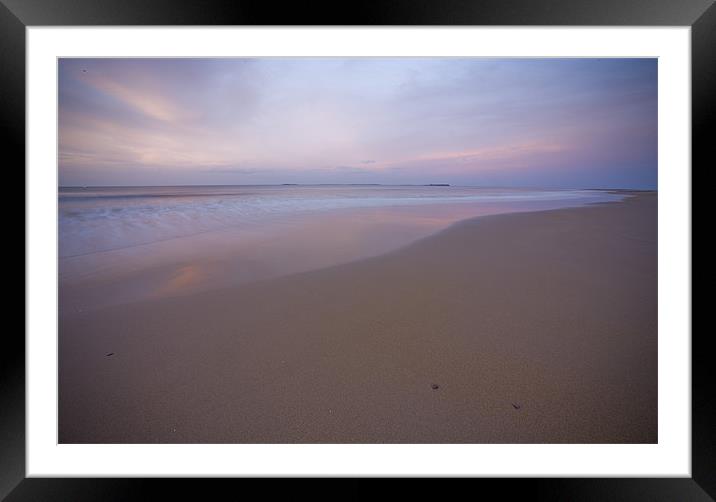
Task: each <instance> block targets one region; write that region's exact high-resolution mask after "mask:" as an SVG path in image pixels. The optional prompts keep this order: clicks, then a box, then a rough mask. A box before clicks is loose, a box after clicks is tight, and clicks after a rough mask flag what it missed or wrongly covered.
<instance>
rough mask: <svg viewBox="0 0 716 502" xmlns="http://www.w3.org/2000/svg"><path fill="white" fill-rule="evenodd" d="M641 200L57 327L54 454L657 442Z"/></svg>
mask: <svg viewBox="0 0 716 502" xmlns="http://www.w3.org/2000/svg"><path fill="white" fill-rule="evenodd" d="M656 231H657V196H656V194H655V193H648V192H645V193H639V194H636V195H635V196H634V197H631V198H628V199H626V200H624V201H622V202H616V203H607V204H597V205H593V206H589V207H580V208H570V209H559V210H553V211H543V212H533V213H519V214H507V215H497V216H486V217H481V218H476V219H472V220H468V221H464V222H461V223H458V224H456V225H453V226H452V227H450V228H448V229H447V230H445V231H442V232H440V233H438V234H436V235H433V236H431V237H428V238H425V239H422V240H420V241H418V242H416V243H414V244H412V245H410V246H408V247H405V248H402V249H399V250H397V251H394V252H391V253H388V254H384V255H381V256H378V257H375V258H370V259H366V260H361V261H357V262H353V263H350V264H346V265H339V266H335V267H331V268H325V269H322V270H317V271H312V272H306V273H301V274H294V275H290V276H285V277H280V278H274V279H270V280H264V281H259V282H254V283H248V284H242V285H239V286H236V287H232V288H226V289H218V290H213V291H206V292H200V293H196V294H191V295H186V296H179V297H172V298H161V299H156V300H151V301H144V302H140V303H131V304H124V305H117V306H112V307H107V308H102V309H98V310H96V311H93V312H86V313H75V314H72V315H67V316H62V317H61V318H60V324H59V329H60V332H59V345H60V353H59V364H60V371H59V394H60V395H59V397H60V402H59V441H60V442H61V443H153V442H171V443H192V442H205V443H225V442H227V443H294V442H314V443H329V442H331V443H333V442H338V443H402V442H405V443H450V442H458V443H534V442H537V443H652V442H656V441H657V241H656V235H657V234H656Z"/></svg>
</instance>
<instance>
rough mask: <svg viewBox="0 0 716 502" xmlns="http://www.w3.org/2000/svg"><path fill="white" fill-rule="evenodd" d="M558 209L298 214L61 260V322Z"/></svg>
mask: <svg viewBox="0 0 716 502" xmlns="http://www.w3.org/2000/svg"><path fill="white" fill-rule="evenodd" d="M564 205H565V203H564V202H559V201H529V202H513V203H510V204H509V205H508V204H505V203H494V204H490V203H485V202H481V203H469V204H466V203H460V204H432V205H422V206H418V205H416V206H397V207H395V206H394V207H373V208H360V209H355V208H353V209H340V210H335V211H331V212H314V213H299V214H294V215H282V216H281V217H276V218H266V219H265V220H264V221H263V222H262V224H261V225H250V226H249V225H243V226H237V227H235V228H228V229H223V230H220V231H215V232H205V233H201V234H197V235H192V236H188V237H182V238H176V239H167V240H163V241H160V242H154V243H151V244H146V245H140V246H134V247H132V248H129V249H119V250H113V251H107V252H101V253H94V254H90V255H87V256H79V257H70V258H64V259H61V261H60V285H61V290H62V297H61V299H60V307H61V314H63V313H64V314H68V313H70V314H71V313H72V312H77V311H79V310H82V311H85V312H86V311H88V310H91V309H93V308H97V307H102V306H106V305H112V304H117V303H126V302H132V301H141V300H143V299H147V298H157V297H162V296H171V295H181V294H187V293H193V292H196V291H199V290H203V289H210V288H215V287H222V286H228V285H234V284H241V283H246V282H252V281H257V280H263V279H269V278H274V277H278V276H282V275H287V274H293V273H299V272H305V271H309V270H314V269H319V268H324V267H329V266H333V265H338V264H342V263H347V262H351V261H355V260H360V259H363V258H367V257H371V256H376V255H380V254H383V253H387V252H390V251H393V250H396V249H398V248H401V247H403V246H405V245H408V244H410V243H411V242H414V241H416V240H418V239H421V238H423V237H427V236H428V235H431V234H433V233H435V232H438V231H440V230H442V229H444V228H447V227H448V226H450V225H451V224H453V223H455V222H457V221H460V220H464V219H468V218H472V217H476V216H481V215H489V214H497V213H505V212H516V211H532V210H539V209H552V208H557V207H563V206H564ZM570 205H576V204H575V203H574V202H571V203H570Z"/></svg>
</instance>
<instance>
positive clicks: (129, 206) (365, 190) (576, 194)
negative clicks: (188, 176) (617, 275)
mask: <svg viewBox="0 0 716 502" xmlns="http://www.w3.org/2000/svg"><path fill="white" fill-rule="evenodd" d="M615 198H619V196H618V195H614V194H608V193H605V192H597V191H589V190H515V189H486V188H465V187H443V186H426V187H416V186H402V187H397V186H233V187H227V186H214V187H205V186H200V187H127V188H125V187H102V188H62V189H60V192H59V255H60V258H69V257H77V256H82V255H87V254H92V253H98V252H105V251H111V250H118V249H126V248H130V247H134V246H138V245H146V244H151V243H155V242H161V241H166V240H169V239H176V238H182V237H189V236H192V235H196V234H203V233H207V232H216V231H221V230H226V229H246V231H250V230H251V229H252V228H256V227H261V226H264V225H270V224H271V222H275V221H280V220H282V219H285V218H286V217H293V216H296V215H301V214H304V215H305V214H309V213H312V212H326V211H335V210H341V209H350V208H376V207H396V206H419V205H429V204H430V205H434V204H443V205H444V204H465V203H472V204H473V205H476V206H479V205H490V206H498V207H497V210H495V211H491V212H511V211H514V210H515V208H517V210H520V208H522V207H525V208H530V207H532V206H534V207H536V208H543V207H544V208H557V207H565V206H575V205H581V204H584V203H589V202H598V201H606V200H613V199H615ZM500 208H502V210H500ZM476 214H479V211H478V212H476Z"/></svg>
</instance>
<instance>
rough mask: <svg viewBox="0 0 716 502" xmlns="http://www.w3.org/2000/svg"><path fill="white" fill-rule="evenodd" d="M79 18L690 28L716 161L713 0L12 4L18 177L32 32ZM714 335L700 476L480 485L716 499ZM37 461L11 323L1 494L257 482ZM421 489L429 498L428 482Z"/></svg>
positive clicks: (54, 495)
mask: <svg viewBox="0 0 716 502" xmlns="http://www.w3.org/2000/svg"><path fill="white" fill-rule="evenodd" d="M74 25H76V26H83V25H85V26H86V25H157V26H160V25H193V26H200V25H505V26H511V25H533V26H544V25H563V26H566V25H573V26H612V25H614V26H652V25H654V26H690V27H691V44H692V45H691V50H692V54H691V57H692V65H691V69H692V165H694V166H696V165H699V166H700V168H701V169H704V170H705V169H706V168H707V167H709V166H707V161H708V159H709V157H712V153H711V148H710V147H711V143H712V138H711V135H709V133H708V131H710V130H714V127H713V126H714V125H716V124H714V122H716V97H715V94H716V92H715V91H716V6H714V2H713V0H679V1H674V0H602V1H600V2H594V1H590V0H539V1H538V0H487V1H485V0H472V1H470V0H423V1H415V0H393V1H364V2H355V3H351V4H342V3H340V2H322V1H314V2H311V3H305V2H292V3H288V2H287V3H286V4H285V5H277V4H275V3H274V2H267V1H264V2H260V1H247V0H236V1H231V0H212V1H209V0H204V1H201V0H194V1H187V0H181V1H180V0H125V1H122V2H119V1H118V0H0V110H1V112H0V113H1V115H0V137H2V138H3V139H4V140H5V144H6V148H5V151H4V154H5V158H8V157H9V159H8V160H7V171H6V172H10V171H13V172H19V169H20V168H19V166H20V165H23V166H24V164H25V28H26V27H28V26H74ZM709 126H712V127H709ZM691 172H692V173H693V167H692V171H691ZM22 183H23V185H24V178H23V181H22ZM23 193H24V191H23ZM23 231H24V229H23ZM25 251H27V250H25ZM692 331H693V330H692ZM685 335H688V334H686V333H685ZM707 337H708V334H707V333H705V332H703V331H702V332H698V331H693V332H692V349H693V352H692V448H691V451H692V477H691V478H663V479H658V478H644V479H624V478H610V479H593V478H588V479H586V478H585V479H551V478H550V479H476V480H471V481H470V482H471V484H472V483H478V485H477V486H478V487H479V488H480V490H482V489H483V488H487V487H490V488H493V489H495V488H496V489H498V490H500V492H503V490H504V492H503V493H504V494H505V495H508V496H509V497H510V498H511V497H516V498H517V499H519V498H521V497H527V496H528V497H529V499H530V500H534V499H537V500H542V499H544V500H612V501H614V500H651V501H660V500H664V501H667V500H668V501H676V500H681V501H691V500H694V501H698V500H715V499H716V462H715V459H716V417H715V410H716V407H715V406H714V404H713V403H714V399H713V398H712V392H713V387H712V386H711V384H712V382H714V378H713V370H712V368H713V364H712V362H711V359H712V356H711V355H710V354H709V351H708V350H707V349H706V347H707V345H708V342H707ZM25 460H26V457H25V342H24V335H23V334H21V333H20V331H19V330H17V331H16V330H11V329H6V330H5V333H4V335H3V341H2V348H0V498H4V497H7V498H6V499H7V500H11V501H19V500H33V501H44V500H73V501H81V500H138V499H140V500H141V499H145V498H147V499H148V498H153V497H152V495H151V494H152V493H154V494H156V493H161V498H166V497H167V495H168V493H169V492H168V491H174V490H176V491H178V492H180V493H181V494H182V495H183V496H195V497H197V498H207V494H206V490H208V489H210V488H211V489H213V488H215V487H216V485H217V483H218V486H219V487H220V488H230V487H232V486H235V483H237V482H243V483H246V482H248V480H243V481H241V480H229V479H226V480H170V479H77V478H73V479H59V478H52V479H39V478H25ZM210 481H211V482H210ZM350 482H351V483H352V486H353V489H352V490H351V492H350V493H352V494H355V495H358V496H360V495H361V494H363V495H365V496H368V495H370V494H371V492H372V489H371V488H368V486H370V485H366V480H351V481H350ZM304 486H305V485H304ZM473 489H474V488H473ZM440 490H441V492H442V488H440ZM421 492H423V494H429V490H428V491H427V492H424V491H423V489H422V488H421ZM345 493H348V492H345ZM312 494H313V495H315V494H316V493H315V491H314V490H312ZM192 498H193V497H192Z"/></svg>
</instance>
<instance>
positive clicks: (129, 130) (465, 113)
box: [59, 59, 657, 186]
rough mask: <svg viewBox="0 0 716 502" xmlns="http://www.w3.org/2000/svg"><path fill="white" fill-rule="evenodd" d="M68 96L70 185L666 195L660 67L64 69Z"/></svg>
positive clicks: (364, 64)
mask: <svg viewBox="0 0 716 502" xmlns="http://www.w3.org/2000/svg"><path fill="white" fill-rule="evenodd" d="M59 84H60V88H59V96H60V97H59V113H60V120H59V123H60V132H59V140H60V152H59V167H60V182H61V183H66V184H85V182H86V181H87V180H88V179H92V180H97V179H102V178H103V177H104V178H105V180H104V182H103V183H105V184H113V183H123V180H122V176H123V175H122V172H123V171H122V169H124V171H126V172H127V173H129V172H131V173H132V174H131V176H129V175H128V176H129V177H131V179H132V180H143V181H142V183H143V184H152V183H160V184H171V183H172V182H174V180H179V179H181V180H182V182H184V183H186V182H187V181H188V182H194V183H203V182H205V181H206V180H208V178H207V177H212V176H231V177H232V180H233V182H242V180H245V181H247V182H252V183H256V182H275V181H283V180H284V179H286V180H288V178H290V181H292V182H295V181H298V182H323V181H330V182H340V180H341V176H344V177H345V178H344V179H345V180H346V181H350V180H352V177H353V176H354V175H355V176H360V177H366V178H367V177H368V176H366V175H371V176H372V179H371V181H375V182H383V183H385V182H390V183H393V182H394V183H401V182H404V183H421V182H425V181H432V174H431V173H435V174H438V173H439V174H440V175H441V176H443V175H444V176H449V177H450V179H449V180H447V181H450V182H453V183H463V184H481V183H486V182H494V181H495V179H497V178H499V179H500V180H502V181H501V182H502V183H506V184H513V185H521V184H525V183H530V184H540V183H542V184H545V185H555V184H558V185H559V184H578V185H580V186H589V185H601V184H603V183H604V181H605V180H611V181H613V180H619V179H624V180H629V182H630V183H632V184H633V183H634V182H635V181H634V180H638V181H639V183H641V184H643V185H649V184H655V181H656V145H657V142H656V138H657V135H656V86H657V81H656V61H655V60H613V59H612V60H608V59H605V60H598V59H585V60H579V59H577V60H574V59H569V60H534V59H531V60H513V59H510V60H499V59H489V60H482V59H345V60H344V59H252V60H243V59H228V60H227V59H62V60H60V79H59ZM625 173H626V174H625ZM496 177H497V178H496ZM441 181H442V180H441ZM612 184H613V183H612Z"/></svg>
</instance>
